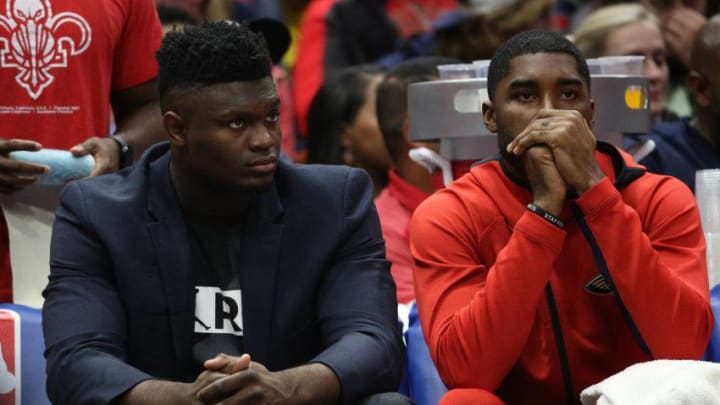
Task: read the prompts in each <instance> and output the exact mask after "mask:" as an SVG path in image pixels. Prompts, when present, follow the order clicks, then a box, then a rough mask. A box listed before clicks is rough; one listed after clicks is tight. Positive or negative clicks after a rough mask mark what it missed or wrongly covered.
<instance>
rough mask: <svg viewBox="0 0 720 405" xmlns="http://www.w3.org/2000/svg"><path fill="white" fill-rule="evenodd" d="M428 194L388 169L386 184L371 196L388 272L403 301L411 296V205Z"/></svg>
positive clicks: (412, 209)
mask: <svg viewBox="0 0 720 405" xmlns="http://www.w3.org/2000/svg"><path fill="white" fill-rule="evenodd" d="M429 196H430V194H428V193H426V192H424V191H422V190H420V189H419V188H417V187H415V186H413V185H412V184H410V183H408V182H407V181H405V180H403V179H401V178H400V177H399V176H398V175H397V174H396V173H395V171H394V170H390V175H389V181H388V185H387V187H385V189H384V190H383V191H382V192H381V193H380V194H379V195H378V196H377V197H376V198H375V207H376V208H377V212H378V216H379V217H380V226H381V227H382V233H383V238H384V239H385V250H386V252H387V253H386V255H387V259H388V260H389V261H390V262H391V266H390V272H391V273H392V276H393V279H394V280H395V288H396V290H397V301H398V303H400V304H407V303H408V302H410V301H412V300H414V299H415V286H414V283H413V258H412V255H410V237H409V236H410V231H409V227H410V218H411V217H412V214H413V212H415V208H417V206H418V205H420V203H421V202H423V200H425V199H426V198H428V197H429Z"/></svg>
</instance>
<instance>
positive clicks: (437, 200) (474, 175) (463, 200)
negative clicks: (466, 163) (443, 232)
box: [412, 162, 503, 229]
mask: <svg viewBox="0 0 720 405" xmlns="http://www.w3.org/2000/svg"><path fill="white" fill-rule="evenodd" d="M494 165H496V163H494V162H491V163H484V164H482V165H479V166H475V167H473V168H472V169H471V170H470V172H469V173H466V174H465V175H463V176H462V177H460V178H459V179H457V180H455V181H454V182H453V183H452V184H450V186H448V187H446V188H444V189H442V190H439V191H437V192H435V193H434V194H433V195H431V196H430V197H428V198H427V199H426V200H425V201H423V202H422V203H421V204H420V205H419V206H418V207H417V209H416V210H415V213H414V214H413V219H412V221H413V223H414V224H416V223H421V222H431V223H433V224H435V225H436V226H440V227H446V228H454V227H463V228H465V227H472V228H476V229H482V228H484V227H485V226H487V224H488V223H489V222H492V221H494V220H495V219H496V218H497V217H498V215H499V210H497V209H496V207H495V203H494V200H493V198H492V197H491V195H490V194H491V193H489V192H488V190H487V187H493V185H497V184H498V181H499V182H500V183H501V182H502V180H501V179H499V178H498V176H499V175H500V174H499V173H498V172H497V171H496V170H495V168H494V167H492V166H494ZM500 192H501V193H502V192H503V191H502V190H500Z"/></svg>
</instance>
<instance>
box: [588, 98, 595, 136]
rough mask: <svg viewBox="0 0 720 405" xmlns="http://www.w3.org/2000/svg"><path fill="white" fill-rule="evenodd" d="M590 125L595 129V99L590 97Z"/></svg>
mask: <svg viewBox="0 0 720 405" xmlns="http://www.w3.org/2000/svg"><path fill="white" fill-rule="evenodd" d="M588 126H589V127H590V129H591V130H592V129H595V100H593V99H590V117H589V118H588Z"/></svg>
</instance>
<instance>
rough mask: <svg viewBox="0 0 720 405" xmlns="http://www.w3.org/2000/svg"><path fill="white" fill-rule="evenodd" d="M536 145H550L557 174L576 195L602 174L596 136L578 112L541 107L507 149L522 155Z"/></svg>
mask: <svg viewBox="0 0 720 405" xmlns="http://www.w3.org/2000/svg"><path fill="white" fill-rule="evenodd" d="M538 144H542V145H547V147H549V148H550V150H551V151H552V153H553V157H554V158H555V163H556V165H557V168H558V171H559V172H560V175H561V176H562V178H563V179H564V180H565V182H566V183H567V184H568V186H570V188H572V189H574V190H575V191H576V192H577V193H578V194H582V193H584V192H585V191H587V190H588V189H590V188H591V187H592V186H594V185H595V184H596V183H598V182H599V181H600V180H602V179H603V177H605V175H604V173H603V172H602V170H600V167H599V166H598V164H597V160H596V159H595V146H596V139H595V135H593V133H592V130H590V126H589V125H588V123H587V121H586V119H585V117H584V116H583V115H582V114H580V112H578V111H575V110H551V109H546V110H540V111H539V112H538V114H537V115H536V116H535V118H534V119H533V121H532V122H531V123H530V124H529V125H528V127H527V128H526V129H525V130H524V131H523V132H521V133H520V134H519V135H518V136H517V137H516V138H515V139H513V140H512V142H510V143H509V144H508V147H507V150H508V152H511V153H513V154H516V155H519V156H522V155H523V154H524V153H525V151H526V150H527V149H528V148H529V147H531V146H533V145H538Z"/></svg>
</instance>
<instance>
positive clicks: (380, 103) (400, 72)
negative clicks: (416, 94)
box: [376, 56, 461, 161]
mask: <svg viewBox="0 0 720 405" xmlns="http://www.w3.org/2000/svg"><path fill="white" fill-rule="evenodd" d="M457 63H461V62H460V60H458V59H455V58H449V57H444V56H421V57H417V58H412V59H408V60H405V61H403V62H401V63H399V64H398V65H397V66H396V67H395V68H394V69H392V70H391V71H390V72H388V74H387V75H386V76H385V78H384V79H383V81H382V82H380V85H379V86H378V88H377V101H376V108H377V120H378V125H379V126H380V131H381V132H382V134H383V138H384V140H385V147H386V148H387V150H388V152H389V153H390V157H391V158H392V160H393V161H397V160H398V159H399V158H400V155H401V154H404V153H407V151H406V150H405V148H404V147H403V145H404V144H405V134H404V133H403V124H404V123H405V119H406V118H407V89H408V86H409V85H410V84H412V83H418V82H427V81H431V80H436V79H438V78H439V73H438V70H437V67H438V66H440V65H451V64H457Z"/></svg>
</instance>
